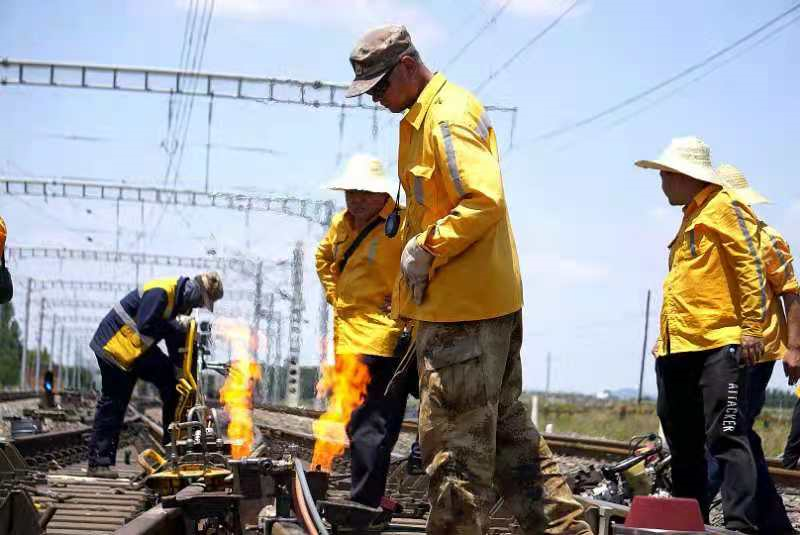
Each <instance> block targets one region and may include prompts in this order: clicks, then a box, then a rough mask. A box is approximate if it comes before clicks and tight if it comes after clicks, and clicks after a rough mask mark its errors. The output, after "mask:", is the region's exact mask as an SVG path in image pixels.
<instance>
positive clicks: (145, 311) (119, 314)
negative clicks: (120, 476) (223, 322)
mask: <svg viewBox="0 0 800 535" xmlns="http://www.w3.org/2000/svg"><path fill="white" fill-rule="evenodd" d="M222 295H223V288H222V279H221V278H220V276H219V273H217V272H208V273H201V274H199V275H197V276H196V277H194V278H189V277H177V278H175V277H171V278H165V279H154V280H151V281H149V282H147V283H145V284H144V285H143V286H142V287H140V288H139V289H138V290H133V291H132V292H130V293H128V294H127V295H125V297H123V298H122V299H121V300H120V301H119V302H117V303H116V304H115V305H114V306H113V307H112V309H111V310H110V311H109V312H108V314H106V316H105V317H104V318H103V320H102V321H101V322H100V325H98V327H97V330H96V331H95V333H94V336H93V337H92V341H91V343H90V344H89V345H90V347H91V348H92V350H93V351H94V353H95V355H96V356H97V364H98V366H99V368H100V376H101V378H102V389H101V395H100V397H99V398H98V400H97V408H96V410H95V417H94V428H93V429H92V437H91V439H90V441H89V470H88V472H87V475H89V476H92V477H101V478H112V479H113V478H116V477H117V473H116V472H114V471H113V470H112V468H111V467H112V466H113V465H114V464H115V463H116V456H117V445H118V442H119V433H120V431H121V429H122V423H123V420H124V418H125V411H126V408H127V406H128V402H129V401H130V398H131V393H132V392H133V388H134V386H136V382H137V381H138V380H139V379H144V380H145V381H147V382H149V383H152V384H154V385H155V386H156V388H158V391H159V395H160V396H161V402H162V413H161V424H162V426H163V430H164V435H163V436H164V442H165V443H167V442H169V436H170V433H169V425H170V423H172V420H173V418H174V417H175V407H176V404H177V400H178V398H177V392H176V390H175V387H176V386H177V384H178V383H177V378H176V377H175V370H174V367H173V362H172V361H171V360H170V359H169V358H167V356H166V355H164V353H163V352H162V351H161V350H160V349H159V348H158V345H157V344H158V342H159V341H161V340H164V341H165V342H166V344H167V347H168V348H170V353H171V357H172V360H178V359H180V356H179V355H178V354H177V348H179V347H182V346H183V345H184V341H185V337H186V332H187V329H188V326H189V316H188V314H191V313H192V310H193V309H195V308H199V307H205V308H207V309H208V310H210V311H213V309H214V302H216V301H218V300H220V299H222ZM173 351H174V353H175V354H173Z"/></svg>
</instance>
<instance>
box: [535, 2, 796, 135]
mask: <svg viewBox="0 0 800 535" xmlns="http://www.w3.org/2000/svg"><path fill="white" fill-rule="evenodd" d="M798 9H800V2H797V3H795V4H793V5H792V6H791V7H790V8H789V9H787V10H785V11H783V12H782V13H780V14H779V15H778V16H776V17H773V18H772V19H770V20H768V21H767V22H765V23H764V24H761V25H760V26H758V27H757V28H756V29H755V30H752V31H750V32H748V33H747V34H746V35H744V36H742V37H740V38H739V39H737V40H736V41H734V42H733V43H731V44H729V45H727V46H725V47H723V48H721V49H719V50H717V51H716V52H714V53H713V54H711V55H710V56H707V57H706V58H704V59H702V60H700V61H699V62H697V63H694V64H692V65H690V66H689V67H686V68H685V69H683V70H681V71H680V72H678V73H677V74H674V75H672V76H670V77H668V78H666V79H664V80H662V81H660V82H658V83H656V84H654V85H652V86H650V87H648V88H646V89H644V90H642V91H639V92H638V93H636V94H634V95H632V96H630V97H627V98H625V99H623V100H621V101H619V102H617V103H616V104H614V105H612V106H609V107H607V108H605V109H603V110H601V111H599V112H597V113H594V114H592V115H590V116H588V117H586V118H584V119H581V120H579V121H574V122H572V123H570V124H568V125H565V126H562V127H559V128H555V129H553V130H549V131H547V132H544V133H542V134H539V135H537V136H536V137H534V138H533V139H532V142H538V141H545V140H548V139H552V138H555V137H558V136H562V135H564V134H566V133H568V132H571V131H573V130H577V129H579V128H582V127H584V126H588V125H590V124H592V123H595V122H597V121H599V120H600V119H602V118H604V117H608V116H609V115H612V114H613V113H615V112H617V111H619V110H621V109H623V108H626V107H628V106H630V105H631V104H634V103H636V102H638V101H640V100H642V99H643V98H645V97H647V96H649V95H651V94H653V93H655V92H657V91H659V90H660V89H663V88H665V87H667V86H669V85H671V84H673V83H675V82H676V81H678V80H681V79H682V78H685V77H687V76H689V75H690V74H692V73H694V72H696V71H698V70H700V69H702V68H703V67H705V66H707V65H709V64H710V63H712V62H714V61H715V60H717V59H718V58H720V57H722V56H724V55H725V54H727V53H728V52H730V51H732V50H734V49H736V48H738V47H739V46H741V45H743V44H744V43H746V42H748V41H749V40H750V39H752V38H753V37H755V36H757V35H758V34H760V33H761V32H763V31H764V30H766V29H767V28H769V27H771V26H773V25H775V24H776V23H778V22H779V21H781V20H783V19H784V18H786V17H788V16H789V15H791V14H792V13H794V12H795V11H797V10H798Z"/></svg>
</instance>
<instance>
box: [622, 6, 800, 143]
mask: <svg viewBox="0 0 800 535" xmlns="http://www.w3.org/2000/svg"><path fill="white" fill-rule="evenodd" d="M798 21H800V15H798V16H796V17H794V18H792V19H789V20H788V21H787V22H785V23H784V24H781V25H780V26H778V27H777V28H774V29H773V30H772V31H771V32H769V33H767V34H766V35H764V36H763V37H761V38H760V39H758V40H756V41H754V42H753V43H751V44H750V46H747V47H745V48H742V49H741V50H739V51H738V52H737V53H735V54H732V55H731V56H729V57H727V58H725V59H724V60H722V61H719V62H717V63H716V64H714V65H713V66H712V67H711V68H710V69H708V70H706V71H705V72H703V73H701V74H699V75H697V76H695V77H693V78H690V79H689V80H688V81H687V82H686V83H684V84H681V85H679V86H678V87H676V88H675V89H673V90H672V91H670V92H669V93H666V94H664V95H662V96H660V97H658V98H657V99H655V100H653V101H651V102H648V103H647V104H645V105H644V106H641V107H639V108H638V109H636V110H635V111H633V112H632V113H629V114H627V115H625V116H623V117H622V118H620V119H617V120H615V121H614V122H613V123H611V124H610V125H608V128H609V129H610V128H614V127H617V126H619V125H621V124H623V123H626V122H628V121H630V120H631V119H633V118H635V117H637V116H638V115H640V114H641V113H644V112H645V111H647V110H649V109H651V108H653V107H655V106H657V105H658V104H661V103H662V102H664V101H665V100H668V99H670V98H672V97H674V96H675V95H677V94H679V93H681V92H682V91H683V90H684V89H686V88H687V87H689V86H690V85H692V84H695V83H697V82H699V81H700V80H702V79H704V78H706V77H707V76H709V75H711V74H713V73H714V72H716V71H718V70H719V69H721V68H722V67H724V66H725V65H728V64H729V63H731V62H733V61H734V60H736V59H738V58H739V57H741V56H743V55H744V54H746V53H747V52H750V51H751V50H753V49H754V48H756V47H757V46H759V45H762V44H764V43H766V42H767V41H770V40H772V39H773V38H775V37H777V36H778V34H780V33H781V32H782V31H783V30H785V29H787V28H788V27H790V26H792V25H793V24H795V23H797V22H798Z"/></svg>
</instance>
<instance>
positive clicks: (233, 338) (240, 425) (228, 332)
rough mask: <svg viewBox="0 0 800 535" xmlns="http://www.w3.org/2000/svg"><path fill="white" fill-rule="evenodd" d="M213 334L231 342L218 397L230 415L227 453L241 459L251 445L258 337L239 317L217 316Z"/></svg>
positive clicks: (248, 451) (258, 370) (259, 369)
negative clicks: (255, 357)
mask: <svg viewBox="0 0 800 535" xmlns="http://www.w3.org/2000/svg"><path fill="white" fill-rule="evenodd" d="M214 330H215V334H217V335H219V336H221V337H223V338H225V339H226V340H228V341H229V342H230V344H231V352H232V355H231V363H230V364H231V365H230V371H229V372H228V376H227V377H226V378H225V384H224V385H223V386H222V389H221V390H220V391H219V399H220V401H221V402H222V403H223V404H224V405H225V411H226V412H227V413H228V416H229V417H230V423H229V424H228V439H229V440H230V441H231V456H232V457H233V458H234V459H241V458H242V457H247V456H248V455H249V454H250V451H251V448H252V446H253V438H254V434H253V386H254V384H255V383H256V382H257V381H258V380H259V379H260V378H261V368H260V367H259V366H258V363H257V362H256V360H255V359H254V358H253V354H254V353H255V351H254V349H255V347H256V345H255V344H257V343H258V338H257V337H256V336H254V335H253V333H252V331H251V329H250V327H249V326H248V325H247V324H245V323H244V322H242V321H240V320H235V319H230V318H219V319H217V320H216V321H215V322H214Z"/></svg>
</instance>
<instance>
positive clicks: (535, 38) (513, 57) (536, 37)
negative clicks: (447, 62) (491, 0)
mask: <svg viewBox="0 0 800 535" xmlns="http://www.w3.org/2000/svg"><path fill="white" fill-rule="evenodd" d="M580 2H581V0H573V2H572V3H571V4H570V5H569V6H567V9H565V10H564V11H562V12H561V14H560V15H559V16H558V17H556V18H555V20H553V22H551V23H550V24H548V25H547V26H546V27H545V28H544V29H543V30H542V31H540V32H539V33H537V34H536V35H534V36H533V37H532V38H531V39H530V40H529V41H528V42H527V43H525V44H524V45H523V46H522V48H520V49H519V50H517V51H516V52H514V53H513V54H512V55H511V57H510V58H508V59H507V60H506V61H505V62H504V63H503V64H502V65H501V66H500V68H499V69H497V70H495V71H493V72H492V73H491V74H490V75H489V76H488V77H487V78H486V79H485V80H484V81H483V82H481V83H480V84H479V85H478V87H477V88H476V89H475V93H480V92H481V91H482V90H483V88H484V87H486V86H487V85H488V84H489V82H491V81H492V80H494V79H495V78H496V77H497V75H498V74H500V73H501V72H503V71H504V70H506V69H507V68H508V67H509V66H510V65H511V64H512V63H514V62H515V61H516V60H517V58H519V57H520V56H521V55H522V54H523V53H524V52H525V51H526V50H528V49H529V48H530V47H532V46H533V45H535V44H536V43H537V42H538V41H539V40H540V39H541V38H542V37H544V36H545V35H547V34H548V33H549V32H550V30H552V29H553V28H555V27H556V26H558V24H559V23H560V22H561V20H562V19H563V18H564V17H566V16H567V15H569V13H570V12H571V11H572V10H573V9H575V7H577V5H578V4H579V3H580Z"/></svg>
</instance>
